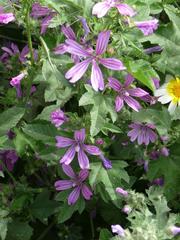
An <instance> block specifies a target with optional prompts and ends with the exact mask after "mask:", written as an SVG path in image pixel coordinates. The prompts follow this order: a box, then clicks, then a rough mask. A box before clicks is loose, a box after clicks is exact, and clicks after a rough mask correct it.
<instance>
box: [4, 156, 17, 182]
mask: <svg viewBox="0 0 180 240" xmlns="http://www.w3.org/2000/svg"><path fill="white" fill-rule="evenodd" d="M0 163H1V164H2V166H3V169H5V171H6V172H7V174H8V175H9V177H10V178H11V179H12V181H13V182H14V183H16V179H15V178H14V176H13V175H12V173H11V172H10V171H9V170H8V168H7V167H6V165H5V164H4V162H3V161H2V160H1V159H0Z"/></svg>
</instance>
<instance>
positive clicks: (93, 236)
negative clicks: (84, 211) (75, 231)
mask: <svg viewBox="0 0 180 240" xmlns="http://www.w3.org/2000/svg"><path fill="white" fill-rule="evenodd" d="M89 219H90V225H91V234H92V240H93V239H94V238H95V231H94V223H93V218H92V216H91V213H90V214H89Z"/></svg>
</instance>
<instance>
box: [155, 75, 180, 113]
mask: <svg viewBox="0 0 180 240" xmlns="http://www.w3.org/2000/svg"><path fill="white" fill-rule="evenodd" d="M155 96H156V97H159V98H158V101H159V102H161V103H162V104H166V103H169V102H170V104H169V107H168V111H169V112H170V114H171V115H172V114H173V113H174V112H175V110H176V108H177V107H180V78H178V77H176V78H175V79H171V80H170V81H169V82H168V83H165V84H164V85H162V86H161V87H160V88H159V89H157V90H156V91H155Z"/></svg>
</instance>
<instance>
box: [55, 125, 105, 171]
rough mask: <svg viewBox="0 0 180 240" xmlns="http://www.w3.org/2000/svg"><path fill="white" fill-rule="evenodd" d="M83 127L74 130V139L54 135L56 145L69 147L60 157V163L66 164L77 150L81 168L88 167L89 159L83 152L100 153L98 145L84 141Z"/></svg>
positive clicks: (96, 154)
mask: <svg viewBox="0 0 180 240" xmlns="http://www.w3.org/2000/svg"><path fill="white" fill-rule="evenodd" d="M85 137H86V135H85V129H84V128H83V129H81V130H79V131H75V132H74V139H70V138H67V137H61V136H57V137H56V141H57V143H56V147H58V148H66V147H69V149H68V150H67V152H66V153H65V155H64V156H63V157H62V158H61V160H60V163H64V164H66V165H68V164H70V163H71V162H72V160H73V158H74V157H75V154H76V152H77V155H78V162H79V166H80V168H82V169H88V168H89V159H88V157H87V155H86V153H85V152H87V153H89V154H90V155H95V156H98V155H100V154H101V151H100V149H99V148H98V147H96V146H94V145H86V144H84V141H85Z"/></svg>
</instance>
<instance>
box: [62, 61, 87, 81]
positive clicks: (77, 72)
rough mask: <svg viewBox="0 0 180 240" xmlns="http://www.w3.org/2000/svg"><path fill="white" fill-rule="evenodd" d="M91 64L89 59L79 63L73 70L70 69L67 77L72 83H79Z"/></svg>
mask: <svg viewBox="0 0 180 240" xmlns="http://www.w3.org/2000/svg"><path fill="white" fill-rule="evenodd" d="M90 62H91V59H90V58H89V59H86V60H84V61H82V62H80V63H77V64H76V65H74V66H73V67H72V68H71V69H69V71H68V72H67V73H66V74H65V77H66V78H67V79H70V78H71V79H70V82H71V83H75V82H77V81H78V80H79V79H80V78H81V77H82V76H83V75H84V73H85V72H86V70H87V69H88V66H89V64H90Z"/></svg>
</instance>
